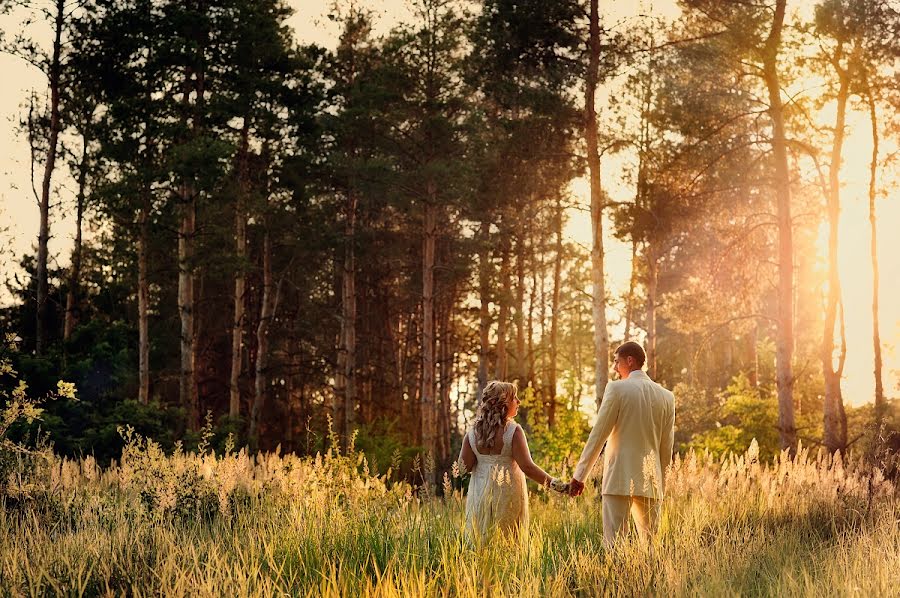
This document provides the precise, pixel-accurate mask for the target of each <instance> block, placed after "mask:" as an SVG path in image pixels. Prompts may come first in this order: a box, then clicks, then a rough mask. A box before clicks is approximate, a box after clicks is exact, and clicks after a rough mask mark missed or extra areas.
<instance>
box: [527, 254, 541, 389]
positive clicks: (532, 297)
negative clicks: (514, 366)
mask: <svg viewBox="0 0 900 598" xmlns="http://www.w3.org/2000/svg"><path fill="white" fill-rule="evenodd" d="M542 261H543V254H541V255H540V258H539V260H532V264H531V290H530V292H529V294H528V370H527V372H526V375H525V380H526V381H527V383H530V384H532V385H533V386H536V384H535V379H534V377H535V372H534V370H535V355H534V312H535V304H536V303H537V292H538V270H539V269H540V267H541V266H542V265H543V263H542Z"/></svg>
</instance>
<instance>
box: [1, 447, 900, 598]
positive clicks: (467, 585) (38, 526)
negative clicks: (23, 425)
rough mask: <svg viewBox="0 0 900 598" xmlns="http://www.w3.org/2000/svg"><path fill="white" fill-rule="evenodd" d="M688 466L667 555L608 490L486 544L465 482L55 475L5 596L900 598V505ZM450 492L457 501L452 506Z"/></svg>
mask: <svg viewBox="0 0 900 598" xmlns="http://www.w3.org/2000/svg"><path fill="white" fill-rule="evenodd" d="M753 450H754V449H753V447H751V451H750V452H749V453H748V454H747V455H743V456H740V457H734V456H730V457H727V458H724V459H720V460H715V459H712V458H710V457H708V456H704V455H694V456H691V457H689V458H687V459H679V460H677V461H676V463H675V464H674V465H673V468H672V470H671V472H670V474H669V477H668V482H667V488H668V496H667V498H666V501H665V506H664V510H663V516H662V521H661V529H660V534H659V538H658V541H657V542H655V543H654V544H653V545H652V546H649V547H645V546H641V545H640V544H638V543H637V542H628V543H626V544H625V545H624V546H623V547H622V549H621V551H619V552H617V553H615V554H607V553H605V552H604V550H603V548H602V546H601V536H602V534H601V527H602V523H601V518H600V513H601V506H600V497H599V495H598V494H597V493H596V490H595V489H593V488H589V489H588V490H587V491H586V492H585V494H584V495H583V496H582V497H580V498H578V499H569V498H568V497H564V496H558V495H550V494H549V493H547V492H541V491H536V492H534V493H533V494H532V497H531V506H532V513H531V526H530V533H529V535H528V536H527V537H520V538H502V537H500V538H495V539H493V540H492V541H490V542H487V543H485V544H484V545H482V546H480V547H473V546H470V545H469V544H468V543H467V542H466V539H465V537H464V534H463V531H462V530H463V519H464V516H463V510H464V501H465V498H464V496H463V495H462V493H461V492H460V490H459V489H458V488H459V487H460V486H461V485H462V480H453V479H452V478H445V482H444V488H443V490H448V491H447V492H446V493H443V492H434V491H433V490H432V491H431V492H422V491H421V490H419V491H414V490H413V489H412V488H411V487H410V486H409V485H407V484H406V483H403V482H394V481H392V476H391V474H388V475H386V476H376V475H371V474H369V473H368V471H367V465H366V462H365V458H364V457H363V456H362V455H359V454H351V455H347V456H337V455H331V454H329V455H325V456H322V457H320V458H317V459H300V458H297V457H294V456H278V455H265V456H261V457H259V458H256V459H253V458H248V457H247V456H246V455H245V454H243V453H229V454H226V455H222V456H214V455H212V454H211V453H207V454H205V455H202V456H198V455H196V454H192V453H191V454H185V453H180V452H177V453H176V454H175V455H170V456H166V455H164V454H163V453H162V452H161V451H160V450H159V449H158V447H157V446H156V445H154V444H153V443H152V442H147V441H144V440H142V439H140V438H134V437H132V438H131V440H130V442H129V446H128V448H127V449H126V451H125V453H124V454H123V459H122V461H121V463H120V464H117V465H114V466H112V467H110V468H108V469H105V470H101V469H99V468H98V467H97V465H96V463H94V462H93V460H91V459H85V460H81V461H69V460H60V459H57V458H51V459H49V460H46V461H45V462H43V464H41V465H39V466H38V467H36V468H35V469H34V470H33V471H32V472H31V473H30V474H29V476H27V477H21V478H17V477H16V476H13V478H11V479H10V482H11V484H9V485H8V487H7V495H8V496H7V497H6V498H4V499H3V500H4V502H3V503H2V508H0V595H4V596H5V595H11V596H37V595H48V594H63V595H123V594H129V595H136V596H137V595H165V596H244V595H254V596H255V595H260V596H277V595H297V596H337V595H343V596H473V597H474V596H570V595H571V596H594V595H627V596H633V595H645V594H650V595H698V594H699V595H710V596H726V595H752V596H757V595H761V596H765V595H771V596H794V595H797V596H799V595H803V596H806V595H809V596H813V595H815V596H822V595H829V596H834V595H859V596H874V595H892V594H893V595H896V592H897V588H900V529H898V521H900V508H898V507H900V502H898V495H897V492H896V490H895V487H894V485H893V484H892V483H891V482H890V481H887V480H884V479H883V478H882V477H881V475H880V472H879V471H878V470H877V469H872V468H865V467H863V466H862V465H860V464H857V463H847V464H843V463H841V462H840V461H838V462H836V463H831V461H830V460H829V459H828V458H827V457H822V456H812V455H809V454H808V453H807V452H806V451H805V450H804V451H801V453H800V454H799V455H798V456H797V458H796V459H794V460H789V459H786V458H783V459H779V460H777V461H776V462H775V463H772V464H768V465H761V464H759V463H757V462H756V458H755V455H754V454H753ZM438 494H445V495H443V496H437V495H438Z"/></svg>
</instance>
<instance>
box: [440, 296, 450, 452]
mask: <svg viewBox="0 0 900 598" xmlns="http://www.w3.org/2000/svg"><path fill="white" fill-rule="evenodd" d="M451 309H452V306H451V304H449V303H448V304H447V305H446V306H444V307H443V308H442V309H441V324H440V329H441V336H440V356H439V363H440V378H441V385H440V402H439V409H438V432H439V433H438V463H439V464H440V466H441V468H444V467H445V466H447V465H448V463H449V458H450V389H451V387H452V385H453V376H452V371H453V351H452V349H451V344H452V340H451V326H450V322H451Z"/></svg>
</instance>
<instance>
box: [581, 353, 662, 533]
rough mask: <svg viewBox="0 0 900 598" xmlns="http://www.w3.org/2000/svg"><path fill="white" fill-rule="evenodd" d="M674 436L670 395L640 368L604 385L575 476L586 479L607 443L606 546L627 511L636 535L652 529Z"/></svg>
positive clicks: (605, 478) (604, 476) (604, 469)
mask: <svg viewBox="0 0 900 598" xmlns="http://www.w3.org/2000/svg"><path fill="white" fill-rule="evenodd" d="M674 436H675V396H674V395H673V394H672V393H671V392H670V391H669V390H666V389H665V388H663V387H662V386H660V385H659V384H657V383H656V382H654V381H653V380H651V379H650V377H649V376H648V375H647V374H646V373H645V372H643V371H642V370H635V371H633V372H631V373H630V374H629V375H628V378H626V379H624V380H618V381H615V382H610V383H609V384H607V385H606V390H605V392H604V393H603V400H602V402H601V403H600V411H599V413H598V414H597V421H596V423H595V424H594V429H593V430H591V435H590V436H589V437H588V441H587V444H586V445H585V447H584V450H583V451H582V453H581V459H579V461H578V465H577V466H576V467H575V474H574V477H575V479H576V480H579V481H581V482H584V481H585V479H586V478H587V476H588V475H590V473H591V470H592V469H593V467H594V464H595V463H596V462H597V458H598V457H599V456H600V451H601V450H602V449H603V444H604V443H606V444H607V446H606V453H605V457H604V461H603V536H604V540H605V541H606V543H607V545H610V544H612V542H613V540H614V539H615V537H616V535H617V534H618V533H620V532H621V531H622V530H623V528H624V527H625V525H626V523H627V518H628V513H629V511H630V512H631V514H632V515H633V516H634V519H635V523H636V524H637V528H638V533H639V534H640V535H641V536H646V535H647V534H648V533H650V532H652V531H654V529H655V526H656V519H657V514H658V509H659V501H660V500H662V498H663V490H664V487H665V474H666V468H668V466H669V463H670V462H671V460H672V446H673V443H674V440H675V438H674Z"/></svg>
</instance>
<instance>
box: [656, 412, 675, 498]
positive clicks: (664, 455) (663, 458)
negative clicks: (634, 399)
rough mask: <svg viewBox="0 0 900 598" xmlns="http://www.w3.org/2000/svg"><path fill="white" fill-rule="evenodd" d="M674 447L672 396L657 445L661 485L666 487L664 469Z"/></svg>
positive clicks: (670, 458) (670, 460) (666, 467)
mask: <svg viewBox="0 0 900 598" xmlns="http://www.w3.org/2000/svg"><path fill="white" fill-rule="evenodd" d="M674 448H675V398H674V396H673V397H672V411H671V413H670V414H669V417H668V418H667V420H666V427H665V430H663V435H662V442H661V443H660V445H659V465H660V467H661V468H662V478H663V479H662V487H663V489H665V487H666V470H667V469H669V464H670V463H672V450H673V449H674Z"/></svg>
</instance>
